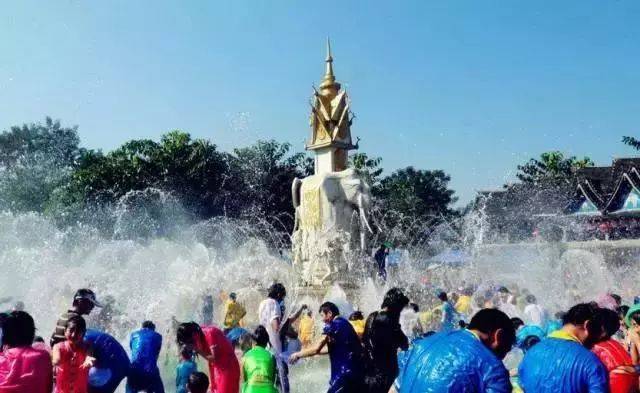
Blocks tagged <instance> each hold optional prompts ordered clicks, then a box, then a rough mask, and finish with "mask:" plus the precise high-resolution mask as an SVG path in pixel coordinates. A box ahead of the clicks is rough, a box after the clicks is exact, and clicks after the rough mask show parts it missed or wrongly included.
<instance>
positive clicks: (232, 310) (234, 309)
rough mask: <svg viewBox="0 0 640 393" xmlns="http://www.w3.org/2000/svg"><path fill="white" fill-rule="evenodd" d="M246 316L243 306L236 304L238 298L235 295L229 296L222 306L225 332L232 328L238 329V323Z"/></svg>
mask: <svg viewBox="0 0 640 393" xmlns="http://www.w3.org/2000/svg"><path fill="white" fill-rule="evenodd" d="M245 315H247V310H246V309H245V308H244V306H243V305H242V304H240V303H238V297H237V295H236V294H235V293H233V292H232V293H230V294H229V299H228V300H227V303H226V304H225V306H224V323H223V327H224V330H225V332H228V331H229V330H231V329H233V328H237V327H240V321H241V320H242V318H244V316H245Z"/></svg>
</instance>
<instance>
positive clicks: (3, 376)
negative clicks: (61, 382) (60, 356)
mask: <svg viewBox="0 0 640 393" xmlns="http://www.w3.org/2000/svg"><path fill="white" fill-rule="evenodd" d="M35 331H36V327H35V323H34V322H33V318H32V317H31V316H30V315H29V314H27V313H26V312H24V311H13V312H11V313H10V314H9V315H8V316H7V318H6V319H5V321H4V322H3V324H2V333H3V334H2V343H3V348H2V352H0V392H2V393H25V392H29V393H50V392H51V389H52V387H53V367H52V365H51V356H50V355H49V353H48V352H47V351H46V350H43V349H38V348H32V346H31V344H32V343H33V338H34V336H35Z"/></svg>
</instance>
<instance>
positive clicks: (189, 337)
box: [176, 322, 202, 346]
mask: <svg viewBox="0 0 640 393" xmlns="http://www.w3.org/2000/svg"><path fill="white" fill-rule="evenodd" d="M196 334H202V329H201V328H200V325H198V324H197V323H195V322H183V323H181V324H180V325H178V329H177V330H176V343H177V344H178V345H180V346H182V345H188V344H194V336H195V335H196Z"/></svg>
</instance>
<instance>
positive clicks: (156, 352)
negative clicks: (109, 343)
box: [129, 329, 162, 373]
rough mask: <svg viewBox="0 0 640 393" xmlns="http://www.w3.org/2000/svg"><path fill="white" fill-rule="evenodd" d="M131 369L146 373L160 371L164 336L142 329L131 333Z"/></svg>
mask: <svg viewBox="0 0 640 393" xmlns="http://www.w3.org/2000/svg"><path fill="white" fill-rule="evenodd" d="M129 348H131V368H136V369H140V370H141V371H144V372H148V373H151V372H155V371H156V370H158V357H159V356H160V349H161V348H162V336H161V335H160V334H159V333H157V332H156V331H155V330H151V329H140V330H137V331H135V332H133V333H131V338H130V340H129Z"/></svg>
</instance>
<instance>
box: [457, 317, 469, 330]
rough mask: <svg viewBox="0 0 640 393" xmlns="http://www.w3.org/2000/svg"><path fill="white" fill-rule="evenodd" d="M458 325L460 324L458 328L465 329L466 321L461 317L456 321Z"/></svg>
mask: <svg viewBox="0 0 640 393" xmlns="http://www.w3.org/2000/svg"><path fill="white" fill-rule="evenodd" d="M458 326H460V329H466V328H467V323H466V322H465V321H463V320H462V319H461V320H459V321H458Z"/></svg>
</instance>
